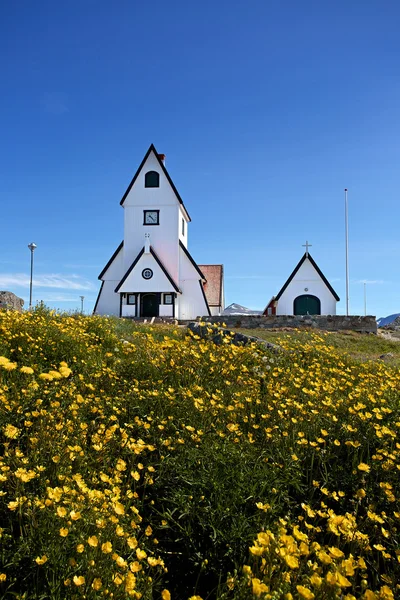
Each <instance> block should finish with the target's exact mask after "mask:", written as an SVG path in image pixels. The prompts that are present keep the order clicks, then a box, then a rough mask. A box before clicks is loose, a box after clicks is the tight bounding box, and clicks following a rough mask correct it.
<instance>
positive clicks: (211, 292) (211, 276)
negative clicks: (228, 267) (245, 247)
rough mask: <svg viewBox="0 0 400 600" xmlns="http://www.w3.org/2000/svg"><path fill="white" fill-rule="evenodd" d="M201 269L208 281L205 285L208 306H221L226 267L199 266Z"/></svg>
mask: <svg viewBox="0 0 400 600" xmlns="http://www.w3.org/2000/svg"><path fill="white" fill-rule="evenodd" d="M199 269H201V272H202V273H204V275H205V277H206V279H207V281H206V282H205V283H204V284H203V285H204V292H205V294H206V297H207V301H208V304H209V305H210V306H221V302H222V285H223V276H224V266H223V265H199Z"/></svg>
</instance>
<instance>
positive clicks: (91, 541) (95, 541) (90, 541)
mask: <svg viewBox="0 0 400 600" xmlns="http://www.w3.org/2000/svg"><path fill="white" fill-rule="evenodd" d="M98 543H99V540H98V539H97V537H96V536H95V535H92V536H91V537H90V538H88V544H89V546H92V548H96V546H97V544H98ZM103 546H104V544H103ZM102 549H103V548H102ZM103 552H104V550H103Z"/></svg>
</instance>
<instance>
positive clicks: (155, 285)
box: [118, 254, 176, 293]
mask: <svg viewBox="0 0 400 600" xmlns="http://www.w3.org/2000/svg"><path fill="white" fill-rule="evenodd" d="M143 269H151V270H152V271H153V277H152V278H151V279H144V278H143V277H142V271H143ZM175 291H176V290H175V288H174V286H173V285H172V284H171V283H170V281H169V279H168V277H167V276H166V275H165V273H164V271H163V270H162V269H161V267H159V265H158V263H157V262H156V260H155V258H154V257H153V256H152V255H151V254H143V255H142V256H141V257H140V259H139V261H138V262H137V263H136V265H135V267H134V269H133V270H132V271H131V272H130V274H129V275H128V277H127V279H126V280H125V281H124V283H123V284H122V286H121V287H120V288H119V290H118V292H119V293H122V292H128V293H129V292H175Z"/></svg>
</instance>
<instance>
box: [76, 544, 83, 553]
mask: <svg viewBox="0 0 400 600" xmlns="http://www.w3.org/2000/svg"><path fill="white" fill-rule="evenodd" d="M84 550H85V546H84V545H83V544H78V545H77V547H76V551H77V552H79V554H82V552H83V551H84Z"/></svg>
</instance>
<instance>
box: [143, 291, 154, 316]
mask: <svg viewBox="0 0 400 600" xmlns="http://www.w3.org/2000/svg"><path fill="white" fill-rule="evenodd" d="M140 304H141V306H140V316H141V317H158V298H157V294H141V302H140Z"/></svg>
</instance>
